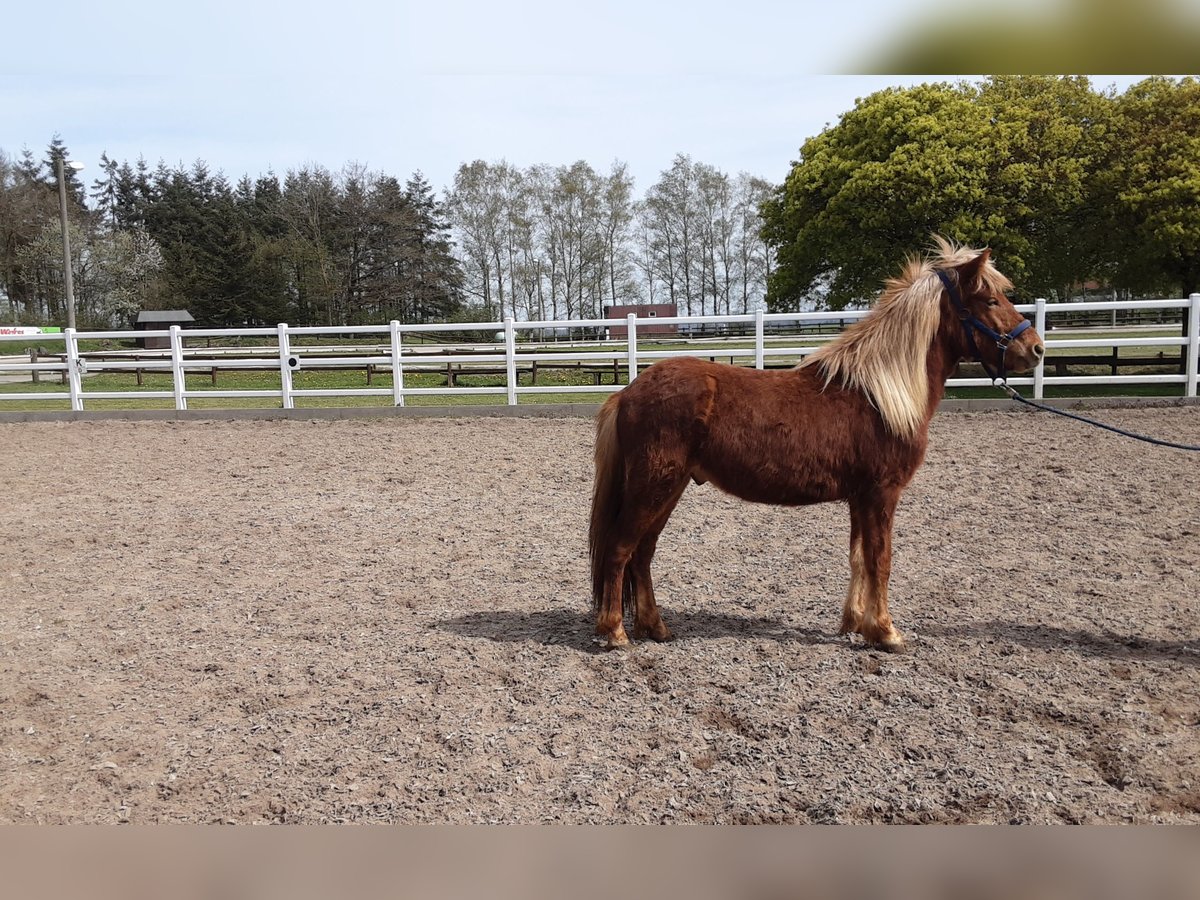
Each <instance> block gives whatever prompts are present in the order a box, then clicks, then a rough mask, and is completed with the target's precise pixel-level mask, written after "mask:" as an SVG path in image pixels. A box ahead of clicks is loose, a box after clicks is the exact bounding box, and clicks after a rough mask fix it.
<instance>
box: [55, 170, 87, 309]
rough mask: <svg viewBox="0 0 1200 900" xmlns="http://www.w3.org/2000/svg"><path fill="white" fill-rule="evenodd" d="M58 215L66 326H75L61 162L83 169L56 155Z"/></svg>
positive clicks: (65, 192) (64, 187) (65, 194)
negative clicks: (64, 288) (65, 294)
mask: <svg viewBox="0 0 1200 900" xmlns="http://www.w3.org/2000/svg"><path fill="white" fill-rule="evenodd" d="M56 162H57V163H58V215H59V218H60V219H61V220H62V237H63V284H64V285H65V286H66V289H67V327H68V328H74V327H75V285H74V283H73V282H72V281H71V238H70V236H69V235H68V234H67V180H66V178H64V177H63V163H64V162H65V163H66V165H67V167H68V168H70V169H72V170H73V171H76V172H78V171H80V170H82V169H83V163H81V162H76V161H75V160H73V159H69V160H64V159H63V156H62V154H61V153H60V154H59V155H58V159H57V160H56Z"/></svg>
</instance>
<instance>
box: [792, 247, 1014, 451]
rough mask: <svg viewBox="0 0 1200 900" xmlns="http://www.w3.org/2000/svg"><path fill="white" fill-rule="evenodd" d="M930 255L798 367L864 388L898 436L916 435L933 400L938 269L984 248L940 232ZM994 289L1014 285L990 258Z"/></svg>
mask: <svg viewBox="0 0 1200 900" xmlns="http://www.w3.org/2000/svg"><path fill="white" fill-rule="evenodd" d="M933 240H934V247H933V250H932V252H931V253H929V254H928V255H927V256H925V257H923V258H921V257H909V259H908V260H907V261H906V264H905V266H904V271H903V273H902V274H901V275H900V277H899V278H891V279H888V281H887V282H886V283H885V286H884V290H883V293H882V294H880V296H879V299H878V300H877V301H876V303H875V307H874V309H872V311H871V313H870V314H869V315H868V316H866V317H865V318H864V319H861V320H860V321H858V322H856V323H855V324H854V325H851V326H850V327H849V328H847V329H846V331H845V332H843V333H842V334H841V335H840V336H839V337H837V338H836V339H835V340H833V341H832V342H831V343H829V344H827V345H826V346H824V347H822V348H821V349H820V350H818V351H817V352H816V353H813V354H812V355H810V356H808V357H807V358H806V359H805V360H804V361H803V362H802V363H801V364H800V365H801V366H802V367H803V366H810V365H814V366H817V367H818V368H819V369H820V370H821V372H822V374H823V375H824V376H825V385H826V386H828V385H829V383H830V382H831V381H833V380H834V379H835V378H836V379H838V380H839V381H840V382H841V383H842V384H843V385H845V386H846V387H847V388H851V389H855V390H860V391H862V392H863V393H864V394H866V396H867V399H868V400H870V401H871V404H872V405H873V406H874V407H875V408H876V409H878V410H879V414H880V416H882V417H883V421H884V424H885V425H886V426H887V427H888V429H889V430H890V431H891V432H892V433H894V434H896V435H899V436H900V437H905V438H910V437H913V436H915V435H916V433H917V431H918V430H919V429H920V428H921V425H922V424H923V423H924V421H925V418H926V415H927V413H928V405H929V376H928V373H927V370H926V357H927V356H928V354H929V345H930V343H931V342H932V341H933V337H934V335H935V334H936V332H937V327H938V320H939V314H940V306H939V301H940V298H941V292H942V283H941V280H940V279H939V278H938V276H937V270H938V269H945V270H950V269H954V268H955V267H957V266H961V265H963V264H964V263H968V262H970V261H971V260H973V259H975V258H976V257H977V256H979V254H980V253H982V252H983V251H981V250H974V249H971V248H970V247H963V246H960V245H958V244H953V243H951V242H950V241H947V240H946V239H945V238H943V237H941V236H939V235H935V236H934V238H933ZM980 275H981V277H982V279H983V280H984V282H985V283H986V284H987V285H988V286H989V287H990V288H993V289H994V290H998V291H1005V290H1008V289H1009V288H1011V287H1012V285H1011V283H1010V282H1009V281H1008V279H1007V278H1005V277H1004V276H1003V275H1002V274H1000V272H999V271H997V270H996V268H995V267H994V266H993V265H992V264H991V262H990V261H988V262H987V263H986V264H985V265H984V267H983V269H982V271H981V273H980Z"/></svg>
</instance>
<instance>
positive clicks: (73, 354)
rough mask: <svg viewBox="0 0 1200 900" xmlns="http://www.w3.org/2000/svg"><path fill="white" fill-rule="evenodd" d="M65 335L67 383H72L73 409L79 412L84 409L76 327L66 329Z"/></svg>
mask: <svg viewBox="0 0 1200 900" xmlns="http://www.w3.org/2000/svg"><path fill="white" fill-rule="evenodd" d="M63 335H64V336H65V338H66V343H67V348H66V349H67V384H69V385H70V391H71V409H73V410H75V411H76V412H78V411H79V410H81V409H83V398H82V397H80V396H79V392H80V390H82V384H81V379H80V377H79V344H78V343H77V342H76V340H75V329H74V328H67V329H65V330H64V331H63Z"/></svg>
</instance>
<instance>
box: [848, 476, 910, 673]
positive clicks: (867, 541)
mask: <svg viewBox="0 0 1200 900" xmlns="http://www.w3.org/2000/svg"><path fill="white" fill-rule="evenodd" d="M899 500H900V491H899V490H898V489H879V490H874V491H869V492H866V493H864V494H862V495H860V496H858V497H856V498H854V499H853V500H852V501H851V508H852V513H851V522H852V525H851V534H852V535H853V532H854V527H853V522H854V520H855V519H857V521H858V529H859V534H860V547H861V549H860V553H861V563H860V566H861V576H860V584H861V587H860V589H859V590H860V592H861V605H862V613H861V616H860V617H859V619H858V627H857V628H855V629H854V630H855V631H857V632H858V633H859V634H861V635H862V636H863V639H864V640H865V641H866V642H867V643H868V644H870V645H872V646H874V647H879V648H880V649H883V650H887V651H889V652H892V653H898V652H901V651H903V650H904V637H903V636H902V635H901V634H900V632H899V631H897V630H896V628H895V626H894V625H893V624H892V617H891V615H890V614H889V613H888V580H889V579H890V578H891V575H892V523H893V520H894V519H895V513H896V504H897V502H899ZM850 552H851V588H850V594H849V595H848V596H847V598H846V603H847V609H848V610H850V609H852V608H853V601H856V599H857V596H858V595H856V594H855V588H854V568H853V567H854V562H853V556H854V544H853V537H852V538H851V551H850ZM844 625H845V615H843V626H844Z"/></svg>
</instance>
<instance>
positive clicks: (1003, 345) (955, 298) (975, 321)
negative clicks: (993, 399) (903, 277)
mask: <svg viewBox="0 0 1200 900" xmlns="http://www.w3.org/2000/svg"><path fill="white" fill-rule="evenodd" d="M937 274H938V278H940V279H942V284H943V285H945V287H946V293H948V294H949V295H950V302H951V303H953V304H954V308H955V309H956V310H957V311H958V318H959V320H960V321H961V322H962V325H963V331H965V332H966V333H967V343H968V344H969V345H970V347H971V353H972V355H974V357H975V359H976V360H977V361H978V362H979V364H980V365H981V366H983V370H984V371H985V372H987V373H988V377H989V378H991V379H992V383H993V384H1004V382H1005V381H1007V377H1008V376H1007V369H1006V368H1005V366H1004V356H1005V354H1006V353H1007V352H1008V345H1009V344H1011V343H1012V342H1013V341H1015V340H1016V339H1017V336H1018V335H1020V334H1021V332H1023V331H1024V330H1025V329H1026V328H1029V327H1030V325H1031V324H1032V323H1031V322H1030V321H1029V320H1028V319H1021V324H1020V325H1018V326H1017V327H1016V328H1014V329H1013V330H1012V331H1010V332H1009V333H1008V334H1001V333H1000V332H998V331H996V330H994V329H992V328H991V327H989V326H988V325H987V323H985V322H983V321H981V320H980V319H979V318H978V317H977V316H974V315H972V314H971V311H970V310H969V309H967V306H966V304H965V303H963V300H962V295H960V294H959V292H958V286H957V285H956V284H955V283H954V282H953V281H951V280H950V277H949V276H948V275H947V274H946V273H945V272H943V271H942V270H941V269H938V270H937ZM976 331H978V332H979V333H980V334H985V335H987V336H988V337H989V338H991V339H992V340H993V341H995V342H996V347H997V348H998V349H999V350H1000V374H999V375H997V374H996V373H995V372H994V371H993V370H992V367H991V366H989V365H988V364H987V361H986V360H985V359H984V358H983V356H982V355H981V354H980V352H979V347H978V346H977V345H976V343H975V332H976Z"/></svg>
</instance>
